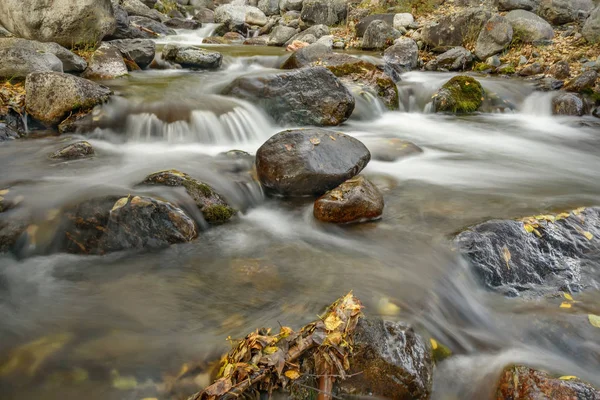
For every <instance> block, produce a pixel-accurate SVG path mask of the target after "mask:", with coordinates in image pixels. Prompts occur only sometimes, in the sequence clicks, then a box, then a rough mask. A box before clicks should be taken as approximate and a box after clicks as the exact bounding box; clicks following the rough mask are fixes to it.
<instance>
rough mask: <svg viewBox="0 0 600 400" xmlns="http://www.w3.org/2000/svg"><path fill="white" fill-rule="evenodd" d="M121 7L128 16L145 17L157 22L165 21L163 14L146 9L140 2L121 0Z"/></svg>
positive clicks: (138, 0)
mask: <svg viewBox="0 0 600 400" xmlns="http://www.w3.org/2000/svg"><path fill="white" fill-rule="evenodd" d="M121 7H123V9H124V10H125V11H126V12H127V14H128V15H132V16H139V17H146V18H150V19H153V20H155V21H158V22H165V21H166V20H167V17H166V16H165V15H164V14H162V13H160V12H158V11H157V10H155V9H153V8H150V7H148V6H147V5H145V4H144V3H142V2H141V1H140V0H123V1H121Z"/></svg>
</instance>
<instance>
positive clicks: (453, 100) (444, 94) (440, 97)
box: [433, 75, 484, 114]
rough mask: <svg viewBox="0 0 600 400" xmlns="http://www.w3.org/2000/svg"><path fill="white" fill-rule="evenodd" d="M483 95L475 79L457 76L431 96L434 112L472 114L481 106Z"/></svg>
mask: <svg viewBox="0 0 600 400" xmlns="http://www.w3.org/2000/svg"><path fill="white" fill-rule="evenodd" d="M483 95H484V91H483V88H482V87H481V84H480V83H479V82H478V81H477V80H476V79H474V78H472V77H470V76H464V75H458V76H455V77H454V78H452V79H450V80H449V81H448V82H446V83H445V84H444V86H442V88H441V89H440V90H438V91H437V93H435V94H434V95H433V106H434V109H435V111H436V112H451V113H455V114H464V113H472V112H475V111H477V110H478V109H479V107H480V106H481V103H482V102H483Z"/></svg>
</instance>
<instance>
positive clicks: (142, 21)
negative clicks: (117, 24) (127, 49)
mask: <svg viewBox="0 0 600 400" xmlns="http://www.w3.org/2000/svg"><path fill="white" fill-rule="evenodd" d="M129 23H130V25H131V26H132V28H136V29H137V30H136V35H137V33H138V32H139V36H138V37H140V38H145V39H156V36H157V35H158V36H167V35H176V34H177V32H175V30H174V29H172V28H169V27H168V26H166V25H165V24H163V23H162V22H158V21H155V20H153V19H150V18H146V17H139V16H133V17H129ZM148 31H150V32H148ZM151 32H154V34H153V33H151Z"/></svg>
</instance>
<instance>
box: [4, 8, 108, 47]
mask: <svg viewBox="0 0 600 400" xmlns="http://www.w3.org/2000/svg"><path fill="white" fill-rule="evenodd" d="M0 24H1V25H2V26H4V28H6V29H7V30H8V31H9V32H11V33H13V34H14V35H15V36H17V37H21V38H25V39H32V40H39V41H40V42H55V43H58V44H60V45H61V46H65V47H69V48H70V47H72V46H73V45H76V44H90V43H97V42H99V41H100V40H101V39H102V38H103V37H104V36H105V35H106V34H108V33H110V32H112V31H113V30H114V29H115V18H114V15H113V8H112V4H111V2H110V0H79V1H76V2H73V1H72V0H54V1H52V5H51V6H50V5H49V3H48V1H47V0H28V1H25V2H24V1H20V0H2V1H1V2H0Z"/></svg>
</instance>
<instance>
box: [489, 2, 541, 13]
mask: <svg viewBox="0 0 600 400" xmlns="http://www.w3.org/2000/svg"><path fill="white" fill-rule="evenodd" d="M538 4H539V0H498V10H499V11H512V10H526V11H535V10H537V8H538Z"/></svg>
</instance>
